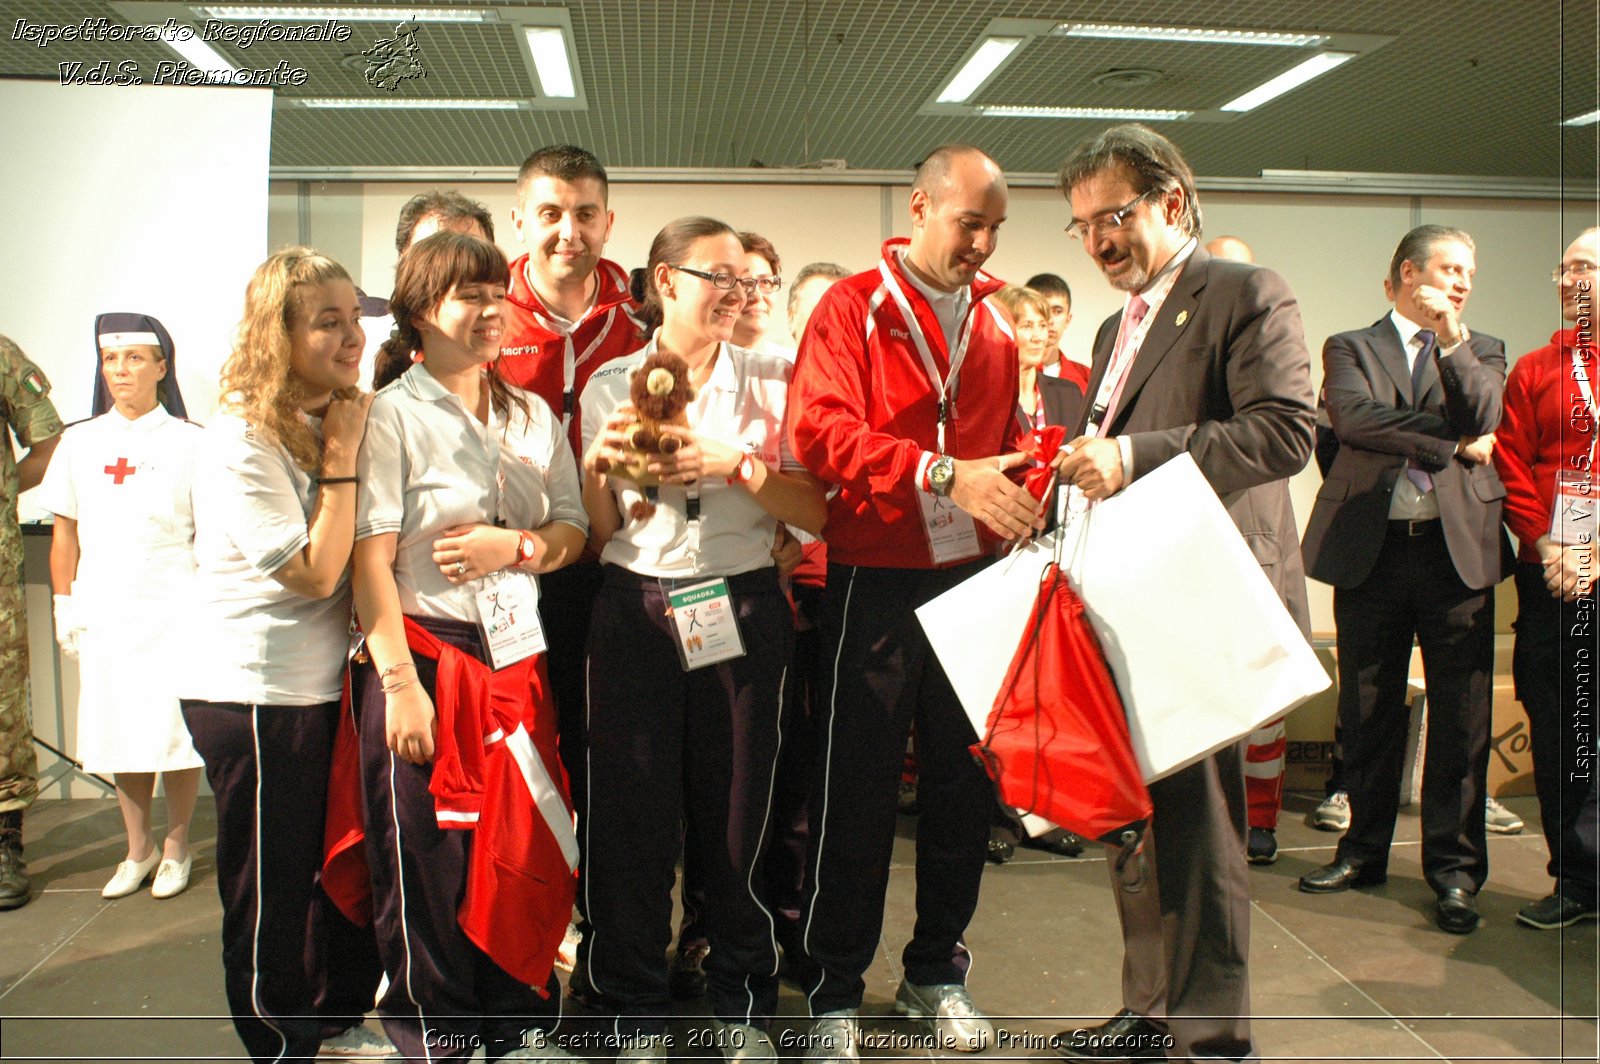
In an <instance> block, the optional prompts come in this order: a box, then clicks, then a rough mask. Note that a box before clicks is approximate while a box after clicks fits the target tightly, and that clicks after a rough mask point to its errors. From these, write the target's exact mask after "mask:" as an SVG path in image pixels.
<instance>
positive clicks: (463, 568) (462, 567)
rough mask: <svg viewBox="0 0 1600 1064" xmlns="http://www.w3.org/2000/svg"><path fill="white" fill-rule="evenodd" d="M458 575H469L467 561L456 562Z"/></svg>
mask: <svg viewBox="0 0 1600 1064" xmlns="http://www.w3.org/2000/svg"><path fill="white" fill-rule="evenodd" d="M456 575H457V576H466V575H467V563H466V561H465V560H462V561H458V562H456Z"/></svg>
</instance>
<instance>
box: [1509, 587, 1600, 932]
mask: <svg viewBox="0 0 1600 1064" xmlns="http://www.w3.org/2000/svg"><path fill="white" fill-rule="evenodd" d="M1516 579H1517V625H1516V628H1517V642H1516V649H1515V651H1513V653H1512V659H1511V670H1512V676H1513V678H1514V679H1515V681H1516V685H1517V698H1519V699H1520V700H1521V701H1522V705H1523V708H1524V709H1526V710H1527V711H1528V727H1529V730H1530V731H1531V732H1532V733H1533V781H1534V786H1535V787H1536V788H1537V789H1538V792H1539V819H1540V820H1542V821H1543V822H1544V838H1545V843H1546V845H1548V846H1549V848H1550V865H1549V868H1550V875H1551V876H1552V877H1554V879H1555V881H1556V890H1557V891H1558V892H1559V893H1561V894H1562V895H1564V896H1566V897H1569V898H1572V899H1573V900H1574V901H1578V902H1582V903H1583V904H1585V905H1593V904H1595V900H1596V882H1595V881H1596V873H1597V871H1600V815H1597V813H1596V808H1595V770H1596V760H1595V697H1596V686H1595V670H1596V669H1597V668H1600V634H1597V633H1600V616H1597V615H1596V606H1597V603H1596V596H1595V594H1594V593H1593V592H1591V593H1590V594H1589V595H1588V596H1586V597H1585V598H1582V599H1580V600H1578V601H1577V602H1562V601H1561V600H1560V599H1558V598H1556V597H1554V596H1553V595H1551V594H1550V590H1549V588H1547V587H1545V586H1544V568H1543V566H1541V565H1539V564H1537V563H1533V562H1521V563H1518V565H1517V574H1516Z"/></svg>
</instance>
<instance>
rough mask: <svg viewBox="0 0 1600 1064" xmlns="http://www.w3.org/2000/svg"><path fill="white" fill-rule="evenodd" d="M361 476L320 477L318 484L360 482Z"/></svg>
mask: <svg viewBox="0 0 1600 1064" xmlns="http://www.w3.org/2000/svg"><path fill="white" fill-rule="evenodd" d="M360 482H361V478H360V477H318V478H317V483H318V484H359V483H360Z"/></svg>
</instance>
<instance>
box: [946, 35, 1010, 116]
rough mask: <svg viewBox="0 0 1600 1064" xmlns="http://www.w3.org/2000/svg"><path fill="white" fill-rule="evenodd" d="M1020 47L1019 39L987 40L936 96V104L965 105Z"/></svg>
mask: <svg viewBox="0 0 1600 1064" xmlns="http://www.w3.org/2000/svg"><path fill="white" fill-rule="evenodd" d="M1020 47H1022V38H1021V37H986V38H984V41H983V43H982V44H980V45H978V49H977V51H975V52H973V53H972V56H971V58H969V59H968V60H967V61H966V62H965V63H963V64H962V66H961V69H960V70H958V71H956V75H955V77H953V78H951V79H950V81H949V83H948V84H947V85H945V87H944V90H943V91H942V92H940V93H939V97H938V100H937V102H938V103H966V102H967V101H968V100H969V99H971V98H972V96H973V94H974V93H976V92H977V91H978V90H979V89H981V88H983V86H984V83H985V82H987V81H988V80H989V79H990V78H992V77H994V75H995V73H996V71H998V70H999V69H1000V68H1001V67H1002V66H1004V65H1005V64H1006V61H1007V60H1009V59H1010V58H1011V56H1012V55H1013V54H1014V53H1015V52H1016V50H1017V49H1018V48H1020Z"/></svg>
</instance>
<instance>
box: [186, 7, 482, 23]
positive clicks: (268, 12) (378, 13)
mask: <svg viewBox="0 0 1600 1064" xmlns="http://www.w3.org/2000/svg"><path fill="white" fill-rule="evenodd" d="M193 10H194V11H195V12H196V13H198V14H201V15H204V16H205V17H206V18H216V19H226V20H229V21H244V22H256V21H259V20H262V19H265V20H267V21H268V22H273V21H277V22H321V21H323V20H324V19H333V20H334V21H335V22H494V21H497V20H496V18H495V13H494V12H493V11H488V10H482V9H478V8H469V7H277V6H272V7H262V6H256V7H242V6H238V7H236V6H233V5H227V6H214V7H213V6H200V7H195V8H194V9H193Z"/></svg>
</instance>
